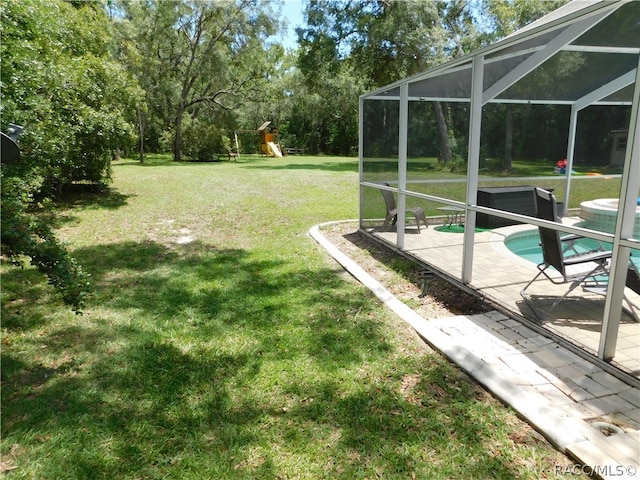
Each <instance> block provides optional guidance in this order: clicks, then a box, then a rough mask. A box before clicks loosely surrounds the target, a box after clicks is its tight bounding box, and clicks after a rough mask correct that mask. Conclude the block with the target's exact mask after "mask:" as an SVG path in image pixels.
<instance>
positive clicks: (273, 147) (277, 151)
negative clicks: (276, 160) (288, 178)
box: [267, 142, 282, 157]
mask: <svg viewBox="0 0 640 480" xmlns="http://www.w3.org/2000/svg"><path fill="white" fill-rule="evenodd" d="M267 149H268V150H269V153H271V154H272V155H273V156H274V157H281V156H282V152H281V151H280V147H279V146H278V145H276V144H275V143H273V142H267Z"/></svg>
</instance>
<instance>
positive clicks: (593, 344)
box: [365, 219, 640, 380]
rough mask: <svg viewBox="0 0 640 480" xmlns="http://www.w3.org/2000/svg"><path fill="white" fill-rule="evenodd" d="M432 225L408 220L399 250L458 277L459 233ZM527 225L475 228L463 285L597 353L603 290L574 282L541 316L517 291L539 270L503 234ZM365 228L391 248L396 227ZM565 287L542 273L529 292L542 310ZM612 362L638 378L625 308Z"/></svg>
mask: <svg viewBox="0 0 640 480" xmlns="http://www.w3.org/2000/svg"><path fill="white" fill-rule="evenodd" d="M568 221H569V222H572V221H575V219H569V220H568ZM436 226H437V225H432V226H431V227H430V228H428V229H424V228H422V229H421V231H420V233H418V232H417V230H416V228H415V227H414V226H408V227H407V228H406V230H405V246H404V248H403V249H402V253H403V254H406V255H408V256H409V257H411V258H412V259H414V260H416V261H418V262H419V263H421V264H423V265H424V266H425V268H427V269H429V270H432V271H434V272H435V273H437V274H438V275H441V276H444V277H447V278H448V279H450V280H452V281H454V282H457V283H459V282H460V278H461V269H462V255H463V235H462V234H461V233H449V232H443V231H437V230H436V228H435V227H436ZM526 229H529V230H532V229H533V230H535V227H532V226H530V225H517V226H510V227H503V228H498V229H494V230H492V231H485V232H478V233H476V234H475V247H474V256H473V257H474V261H473V280H472V282H471V284H469V285H467V286H466V287H468V288H470V289H471V290H473V291H474V292H475V293H477V294H479V295H481V296H482V297H484V298H485V299H486V300H487V301H488V302H490V303H492V304H494V306H496V307H497V308H498V309H499V310H501V311H503V312H505V313H507V314H508V315H509V316H511V317H512V318H515V319H520V320H523V321H525V322H527V323H528V324H534V325H537V326H539V327H542V328H544V329H545V330H546V331H548V332H550V333H552V334H554V335H557V336H558V337H559V338H561V339H563V340H565V341H567V342H570V343H571V344H572V345H575V346H576V347H579V348H580V349H581V350H583V351H586V352H588V353H589V354H592V355H594V357H595V355H596V354H597V351H598V344H599V341H600V329H601V324H602V314H603V311H604V304H605V299H604V297H603V296H600V295H594V294H589V293H586V292H584V291H583V290H582V289H581V288H577V289H576V290H575V291H574V292H572V293H571V294H570V295H569V296H568V297H567V299H565V300H564V301H563V302H561V303H560V305H559V306H558V307H556V308H555V309H554V310H552V311H551V313H549V314H548V315H546V316H545V318H544V320H539V319H538V318H537V317H536V316H535V314H534V313H533V312H532V310H531V309H530V307H529V306H528V305H527V303H526V302H524V300H523V299H522V297H521V296H520V291H521V290H522V288H523V287H524V286H525V285H526V284H527V282H529V281H530V280H531V279H532V278H533V277H534V276H535V274H536V273H537V269H536V265H535V264H534V263H532V262H530V261H528V260H525V259H523V258H521V257H519V256H518V255H516V254H514V253H513V252H511V251H510V250H509V249H508V248H507V247H506V246H505V244H504V239H505V238H506V237H507V236H509V235H511V234H513V233H516V232H521V231H523V230H526ZM365 232H366V233H368V234H370V235H372V236H373V237H374V238H376V239H378V240H380V241H381V242H383V243H384V244H386V245H388V246H390V247H392V248H395V243H396V232H395V230H392V229H385V230H383V229H380V228H379V227H373V228H367V229H365ZM565 290H566V286H564V285H560V286H558V285H554V284H552V283H551V282H549V281H548V280H546V279H544V278H542V279H539V280H538V281H536V282H535V283H534V284H533V286H532V287H530V289H529V292H530V293H531V295H532V298H533V301H534V305H536V307H537V308H538V309H540V308H542V309H543V310H544V309H545V308H544V307H545V305H546V306H550V305H551V303H553V300H555V299H556V298H557V297H558V296H560V295H562V293H564V291H565ZM627 290H628V289H627ZM627 297H628V298H630V299H631V300H632V301H633V303H634V304H636V305H638V306H640V298H639V297H638V296H637V295H635V294H634V293H633V292H628V294H627ZM611 365H612V366H614V367H615V368H616V369H618V370H619V371H621V372H623V374H624V375H625V376H628V377H630V378H632V379H635V380H640V323H637V322H636V321H635V320H634V318H633V317H632V316H631V315H630V314H629V313H627V312H625V313H623V317H622V318H621V322H620V330H619V336H618V342H617V349H616V354H615V357H614V359H613V361H612V362H611Z"/></svg>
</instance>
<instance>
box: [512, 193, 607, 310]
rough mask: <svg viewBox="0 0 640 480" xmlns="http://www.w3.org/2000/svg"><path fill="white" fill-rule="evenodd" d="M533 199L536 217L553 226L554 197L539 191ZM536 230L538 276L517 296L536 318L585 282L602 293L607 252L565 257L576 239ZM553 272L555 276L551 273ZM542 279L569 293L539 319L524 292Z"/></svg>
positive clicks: (539, 228)
mask: <svg viewBox="0 0 640 480" xmlns="http://www.w3.org/2000/svg"><path fill="white" fill-rule="evenodd" d="M535 196H536V205H537V209H538V210H537V211H538V217H539V218H542V219H545V220H551V221H554V222H557V221H559V217H558V207H557V204H556V199H555V196H554V195H553V194H552V193H551V192H548V191H546V190H543V189H541V188H536V189H535ZM538 230H539V232H540V244H541V246H542V258H543V261H542V263H540V264H538V266H537V268H538V273H537V274H536V276H535V277H533V279H532V280H531V281H530V282H529V283H527V285H526V286H525V287H524V288H523V289H522V290H521V292H520V295H521V296H522V298H523V299H524V301H525V302H526V303H527V305H529V307H530V308H531V310H532V311H533V313H534V314H535V315H536V316H537V317H538V318H542V317H543V316H544V315H546V314H548V313H549V312H551V310H553V309H554V308H556V307H557V306H558V305H559V304H560V302H562V301H563V300H564V299H565V298H566V297H567V295H569V293H571V292H572V291H573V290H574V289H575V288H576V287H578V286H580V285H582V284H584V283H585V282H589V284H590V285H591V286H594V288H595V287H596V286H597V288H599V289H600V290H601V291H600V292H598V293H601V292H605V293H606V286H607V280H608V275H609V263H610V260H611V252H610V251H602V250H595V251H590V252H586V253H577V254H576V253H573V254H570V255H566V253H567V251H566V250H567V244H571V242H573V241H575V240H576V239H577V238H578V237H576V236H567V237H563V238H561V236H560V232H558V231H557V230H553V229H550V228H545V227H538ZM563 240H564V241H563ZM554 271H555V273H553V272H554ZM558 274H559V275H558ZM542 275H543V276H544V277H546V278H547V279H548V280H549V281H550V282H552V283H554V284H556V285H563V284H569V289H568V290H567V291H566V292H565V293H564V294H563V295H562V296H560V297H559V298H558V299H557V300H556V301H555V302H554V303H553V304H552V305H551V307H549V309H548V310H546V311H545V312H544V313H543V315H542V316H541V315H540V314H539V313H538V311H537V310H536V309H535V308H534V307H533V305H532V304H531V302H530V299H529V298H528V297H527V294H526V291H527V289H528V288H529V287H530V286H531V285H532V284H533V282H535V281H536V280H537V279H538V278H539V277H540V276H542Z"/></svg>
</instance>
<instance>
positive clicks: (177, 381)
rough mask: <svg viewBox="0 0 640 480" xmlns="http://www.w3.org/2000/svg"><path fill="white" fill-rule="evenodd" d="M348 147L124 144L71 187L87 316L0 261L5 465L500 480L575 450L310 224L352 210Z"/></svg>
mask: <svg viewBox="0 0 640 480" xmlns="http://www.w3.org/2000/svg"><path fill="white" fill-rule="evenodd" d="M354 162H355V160H354V159H340V158H331V159H328V158H326V157H318V158H315V157H289V158H288V159H281V160H275V159H265V158H258V157H255V158H247V159H241V161H239V162H237V163H216V164H192V163H190V164H174V163H172V162H170V161H168V158H167V157H164V156H157V157H150V158H148V160H147V162H146V163H145V164H143V165H140V164H138V163H136V162H133V161H126V160H125V161H122V162H118V163H117V164H116V165H115V167H114V179H115V181H114V185H113V186H112V188H111V189H110V191H109V192H108V193H107V194H106V195H107V196H106V197H105V196H95V197H92V196H91V195H89V194H87V193H86V192H82V193H81V194H77V195H75V196H73V197H70V198H68V199H67V200H66V202H65V203H63V204H62V205H61V211H60V214H61V215H60V228H59V230H58V232H59V234H60V236H61V238H63V239H64V240H66V241H67V242H69V243H70V246H71V249H72V251H73V254H74V255H75V256H76V257H77V259H78V260H79V261H80V263H82V264H83V266H84V267H85V268H86V270H87V271H89V272H90V273H91V275H92V279H93V284H94V287H95V292H96V293H95V295H94V296H93V297H92V298H91V299H90V301H89V305H88V308H87V310H86V312H85V315H84V316H81V317H80V316H74V315H73V314H71V313H70V312H69V311H68V310H66V309H65V308H64V307H62V306H61V305H60V303H59V301H58V299H57V297H56V296H55V295H54V294H52V292H51V290H50V289H49V287H48V286H47V285H46V283H45V281H44V280H43V279H42V278H41V277H40V276H38V275H37V274H36V273H35V272H34V271H33V270H32V269H25V270H20V269H16V268H13V267H11V266H8V265H3V267H2V274H3V275H2V280H3V290H2V330H3V335H2V387H3V388H2V410H3V416H2V444H1V452H2V456H3V462H5V463H4V464H3V465H9V466H14V467H17V468H16V469H15V470H12V471H11V472H10V473H8V474H7V478H9V476H11V478H56V479H65V478H70V479H71V478H73V479H76V478H109V479H111V478H131V479H134V478H181V479H182V478H187V479H188V478H240V479H241V478H305V479H307V478H345V479H347V478H349V479H352V478H372V477H382V478H412V477H413V476H415V477H416V478H505V479H506V478H539V477H540V476H541V475H542V474H543V473H544V472H551V470H552V469H553V467H554V465H556V464H558V463H562V462H567V460H566V459H565V458H564V457H563V456H562V455H559V454H558V453H557V452H555V451H554V450H553V449H551V448H550V447H549V446H548V445H547V444H546V443H545V442H543V441H541V439H540V437H539V436H538V435H537V434H534V433H533V432H532V431H531V430H530V429H529V428H528V427H527V426H526V425H524V424H523V423H522V422H520V421H519V420H518V419H517V418H516V417H515V416H514V414H513V413H512V412H510V411H509V410H508V409H505V408H504V407H503V406H501V405H500V404H499V403H498V402H496V401H494V400H492V399H491V398H489V397H488V396H487V394H486V393H484V392H483V391H482V390H481V389H480V388H479V387H478V386H477V385H475V384H474V383H472V382H470V381H469V380H468V379H467V377H466V376H464V375H463V374H461V373H460V372H459V371H458V370H456V369H455V368H453V367H452V366H451V365H450V364H448V363H447V362H446V361H444V360H443V359H442V358H441V357H440V356H438V355H436V354H434V353H432V352H431V351H430V350H429V349H428V348H426V347H425V346H424V345H423V344H422V343H421V342H419V341H418V340H417V339H416V337H415V335H414V334H413V333H412V332H411V331H410V330H409V329H408V328H407V327H406V326H405V325H404V324H402V323H401V322H400V321H399V320H398V319H396V318H395V317H393V316H391V315H390V314H389V313H388V312H387V311H386V310H385V309H384V308H383V307H382V306H381V305H379V304H378V302H377V301H376V300H375V299H374V298H373V297H372V295H371V294H370V293H369V292H368V291H366V290H365V289H364V288H363V287H361V286H360V285H358V284H356V283H355V282H353V281H352V280H350V279H347V278H345V276H344V275H343V274H342V272H341V270H340V269H339V268H338V267H337V266H336V265H335V264H334V263H332V262H331V261H329V260H328V259H327V256H326V255H325V254H324V252H322V251H321V250H320V249H319V248H318V247H317V246H316V245H315V244H314V243H313V242H312V241H311V239H310V238H309V237H308V235H307V233H306V232H307V230H308V228H309V227H310V226H312V225H314V224H316V223H319V222H322V221H327V220H334V219H343V218H354V217H355V216H356V208H357V201H356V199H357V174H356V173H355V170H353V169H352V167H353V163H354ZM289 165H291V168H289ZM549 477H553V474H552V473H549ZM571 478H574V477H573V476H572V477H571Z"/></svg>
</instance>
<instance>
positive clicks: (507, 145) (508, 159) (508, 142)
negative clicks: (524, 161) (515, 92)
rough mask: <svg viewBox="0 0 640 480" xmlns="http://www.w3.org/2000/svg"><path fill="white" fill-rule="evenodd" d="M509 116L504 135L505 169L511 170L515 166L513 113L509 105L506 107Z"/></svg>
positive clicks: (506, 119) (506, 120)
mask: <svg viewBox="0 0 640 480" xmlns="http://www.w3.org/2000/svg"><path fill="white" fill-rule="evenodd" d="M506 109H507V115H506V118H505V134H504V169H505V170H507V171H508V170H511V167H512V164H513V112H512V111H511V107H510V106H509V105H507V106H506Z"/></svg>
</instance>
